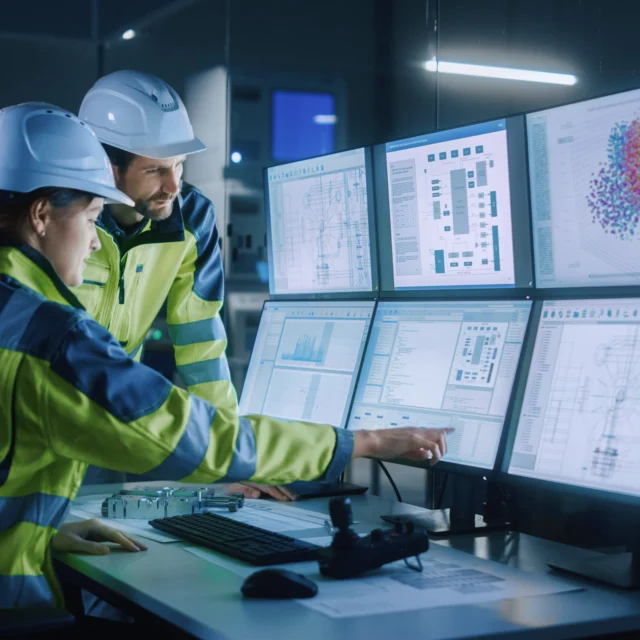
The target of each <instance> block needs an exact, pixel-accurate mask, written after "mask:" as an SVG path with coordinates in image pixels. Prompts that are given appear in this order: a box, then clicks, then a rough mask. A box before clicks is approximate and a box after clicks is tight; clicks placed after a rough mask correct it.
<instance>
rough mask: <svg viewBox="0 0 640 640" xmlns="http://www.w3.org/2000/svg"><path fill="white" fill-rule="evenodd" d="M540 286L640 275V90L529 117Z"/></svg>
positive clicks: (621, 281)
mask: <svg viewBox="0 0 640 640" xmlns="http://www.w3.org/2000/svg"><path fill="white" fill-rule="evenodd" d="M527 127H528V132H529V167H530V172H531V194H532V215H533V223H534V248H535V251H536V275H537V279H538V284H539V286H543V287H559V286H609V285H626V284H638V283H639V282H640V250H639V249H640V91H632V92H628V93H626V94H620V95H614V96H607V97H605V98H598V99H596V100H591V101H587V102H583V103H578V104H575V105H569V106H567V107H559V108H557V109H552V110H549V111H546V112H541V113H537V114H531V115H530V116H528V117H527Z"/></svg>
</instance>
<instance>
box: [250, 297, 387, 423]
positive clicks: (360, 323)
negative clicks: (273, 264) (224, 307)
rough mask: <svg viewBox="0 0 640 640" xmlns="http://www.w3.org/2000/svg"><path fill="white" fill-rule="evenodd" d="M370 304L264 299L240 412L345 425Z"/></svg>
mask: <svg viewBox="0 0 640 640" xmlns="http://www.w3.org/2000/svg"><path fill="white" fill-rule="evenodd" d="M374 304H375V303H374V302H373V301H367V300H363V301H348V302H347V301H344V302H267V303H265V306H264V310H263V312H262V318H261V319H260V326H259V328H258V335H257V337H256V341H255V344H254V347H253V353H252V354H251V361H250V363H249V369H248V371H247V375H246V378H245V383H244V387H243V389H242V397H241V398H240V412H241V414H243V415H247V414H264V415H267V416H272V417H274V418H282V419H285V420H308V421H310V422H318V423H322V424H331V425H333V426H335V427H344V426H345V423H346V419H347V413H348V412H349V407H350V404H351V397H352V395H353V389H354V386H355V381H356V376H357V374H358V371H359V370H360V363H361V360H362V354H363V351H364V345H365V342H366V340H367V336H368V334H369V325H370V324H371V319H372V317H373V308H374Z"/></svg>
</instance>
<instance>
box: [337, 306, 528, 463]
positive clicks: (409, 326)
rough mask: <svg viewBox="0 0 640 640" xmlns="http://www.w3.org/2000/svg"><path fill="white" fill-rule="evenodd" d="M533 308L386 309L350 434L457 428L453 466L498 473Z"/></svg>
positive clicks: (378, 320) (375, 330)
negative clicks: (498, 457) (500, 447)
mask: <svg viewBox="0 0 640 640" xmlns="http://www.w3.org/2000/svg"><path fill="white" fill-rule="evenodd" d="M530 310H531V302H529V301H509V302H453V301H452V302H430V301H420V302H405V301H402V302H399V301H398V302H380V303H379V304H378V308H377V310H376V315H375V320H374V323H373V326H372V328H371V337H370V338H369V343H368V346H367V351H366V354H365V357H364V361H363V365H362V373H361V374H360V380H359V382H358V387H357V389H356V393H355V397H354V402H353V409H352V411H351V416H350V419H349V428H350V429H365V428H366V429H386V428H393V427H404V426H415V427H455V432H453V433H452V434H451V435H450V436H449V437H448V453H447V455H446V457H445V458H444V459H445V460H447V461H449V462H454V463H458V464H462V465H467V466H472V467H478V468H482V469H492V468H493V466H494V463H495V459H496V453H497V450H498V445H499V443H500V437H501V434H502V427H503V424H504V420H505V416H506V412H507V407H508V405H509V400H510V397H511V390H512V387H513V383H514V379H515V375H516V370H517V367H518V362H519V358H520V351H521V348H522V342H523V340H524V336H525V332H526V329H527V323H528V320H529V313H530Z"/></svg>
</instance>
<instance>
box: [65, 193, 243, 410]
mask: <svg viewBox="0 0 640 640" xmlns="http://www.w3.org/2000/svg"><path fill="white" fill-rule="evenodd" d="M215 217H216V216H215V209H214V207H213V204H212V203H211V201H210V200H209V199H207V198H206V197H205V196H204V195H203V194H202V193H201V192H200V191H198V190H197V189H196V188H195V187H192V186H191V185H188V184H186V183H185V184H184V186H183V188H182V190H181V193H180V195H179V196H178V198H177V199H176V202H175V205H174V208H173V212H172V214H171V215H170V216H169V218H167V219H166V220H163V221H160V222H150V221H143V222H142V223H141V225H140V227H139V229H138V230H137V232H136V233H134V234H133V235H129V236H127V235H125V234H124V232H123V231H122V229H120V227H119V226H118V224H117V223H116V221H115V220H114V218H113V217H112V215H111V213H110V210H109V207H108V206H106V207H105V208H104V211H103V213H102V216H101V217H100V221H99V223H98V235H99V238H100V242H101V243H102V248H101V249H100V250H99V251H97V252H95V253H93V254H92V256H91V258H90V259H89V261H88V262H87V268H86V269H85V273H84V284H83V285H82V286H81V287H79V288H78V289H77V296H78V298H79V300H80V302H82V304H83V305H84V307H85V308H86V310H87V311H88V312H89V313H90V314H91V315H92V316H93V317H94V318H95V319H96V320H97V321H98V322H99V323H100V324H101V325H102V326H103V327H106V328H107V329H108V330H109V331H110V332H111V333H112V334H113V335H114V336H115V338H116V339H117V340H118V341H119V342H120V344H121V345H122V347H123V348H124V350H125V351H126V352H127V353H128V354H129V355H131V356H132V357H133V358H135V359H136V360H139V359H140V356H141V349H142V343H143V341H144V339H145V337H146V335H147V332H148V331H149V328H150V327H151V324H152V322H153V321H154V320H155V318H156V316H157V315H158V312H159V311H160V309H161V307H162V305H163V304H164V302H165V300H166V301H167V321H168V324H169V336H170V338H171V340H172V342H173V344H174V349H175V357H176V365H177V367H178V372H179V373H180V375H181V377H182V379H183V381H184V383H185V384H186V386H187V388H188V389H189V391H191V392H192V393H194V394H195V395H197V396H199V397H201V398H204V399H205V400H208V401H209V402H211V403H213V404H215V405H216V406H217V407H218V408H222V407H224V408H229V409H233V410H237V406H238V399H237V396H236V392H235V390H234V388H233V385H232V384H231V379H230V375H229V366H228V364H227V360H226V356H225V349H226V346H227V336H226V333H225V329H224V325H223V324H222V320H221V319H220V315H219V314H220V309H221V308H222V299H223V296H224V275H223V270H222V260H221V256H220V243H219V237H218V230H217V228H216V221H215Z"/></svg>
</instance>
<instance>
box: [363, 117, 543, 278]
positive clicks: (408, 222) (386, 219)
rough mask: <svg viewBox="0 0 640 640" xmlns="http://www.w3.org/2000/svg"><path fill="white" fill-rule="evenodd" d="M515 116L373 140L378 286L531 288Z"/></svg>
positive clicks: (520, 125)
mask: <svg viewBox="0 0 640 640" xmlns="http://www.w3.org/2000/svg"><path fill="white" fill-rule="evenodd" d="M525 149H526V146H525V129H524V117H523V116H518V117H512V118H506V119H504V118H503V119H501V120H494V121H491V122H484V123H481V124H474V125H470V126H466V127H460V128H458V129H451V130H448V131H436V132H434V133H429V134H426V135H423V136H417V137H414V138H408V139H406V140H399V141H396V142H389V143H387V144H385V145H378V146H377V147H375V150H374V157H375V170H376V190H377V191H376V204H377V208H378V212H379V214H378V219H379V222H378V235H379V238H380V278H381V288H382V290H384V291H403V290H404V291H412V290H420V289H423V290H424V289H428V290H446V289H453V290H459V289H467V290H473V289H480V290H482V289H488V288H491V289H514V288H523V289H525V288H529V287H532V286H533V276H532V266H531V247H530V229H529V206H528V191H527V172H526V150H525Z"/></svg>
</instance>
